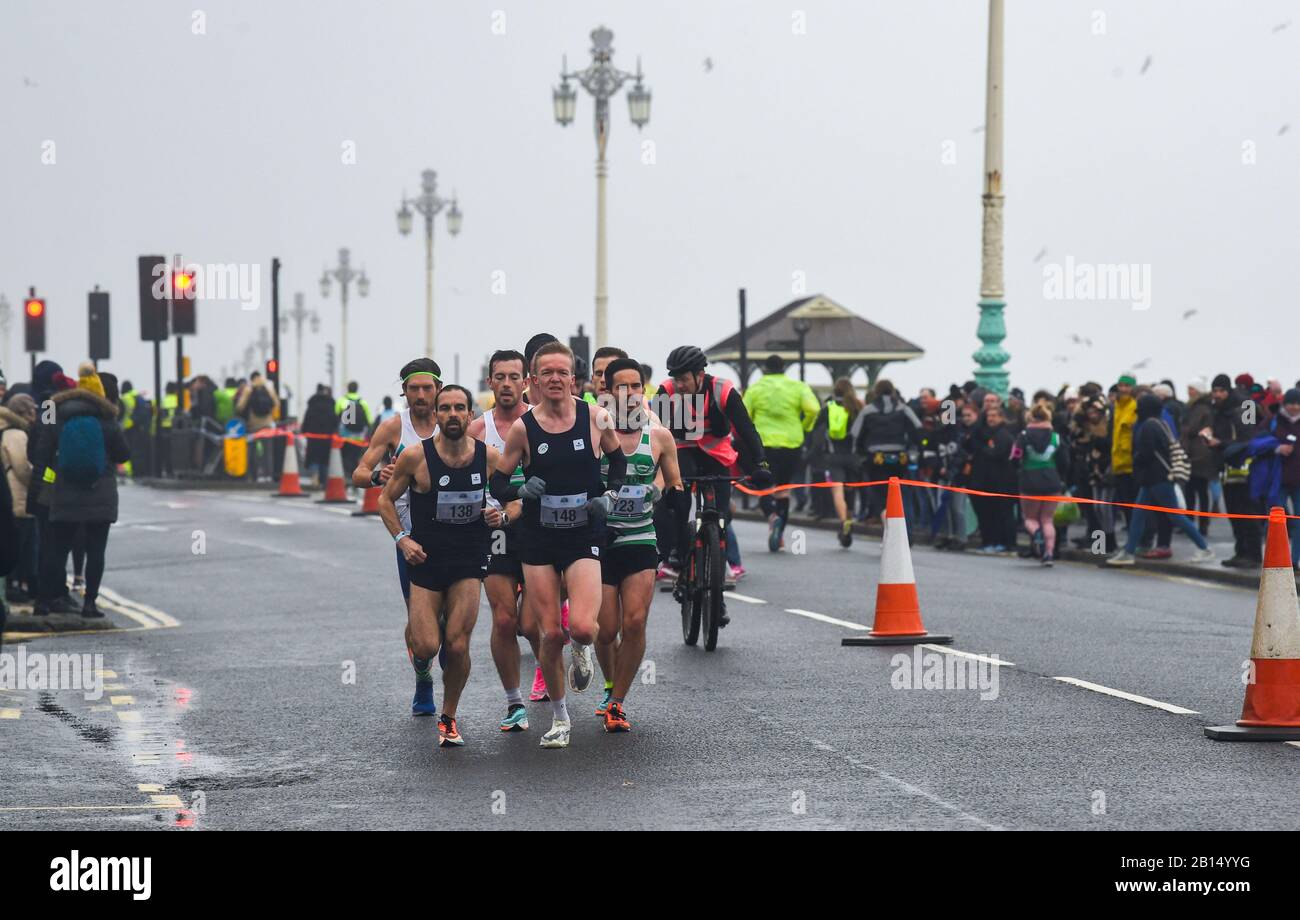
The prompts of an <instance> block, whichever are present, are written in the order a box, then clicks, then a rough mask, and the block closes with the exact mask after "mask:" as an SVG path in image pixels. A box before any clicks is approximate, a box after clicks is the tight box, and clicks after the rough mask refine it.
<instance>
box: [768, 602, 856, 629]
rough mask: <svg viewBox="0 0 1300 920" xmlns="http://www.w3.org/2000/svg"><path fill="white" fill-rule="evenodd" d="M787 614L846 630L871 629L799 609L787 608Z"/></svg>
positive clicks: (813, 611)
mask: <svg viewBox="0 0 1300 920" xmlns="http://www.w3.org/2000/svg"><path fill="white" fill-rule="evenodd" d="M785 612H786V613H793V614H794V615H795V616H800V617H807V618H808V619H810V620H819V621H820V622H822V623H830V624H831V625H832V626H843V627H844V628H845V629H870V627H869V626H863V625H862V624H861V623H850V622H849V621H848V620H837V619H835V617H828V616H827V615H826V614H824V613H817V612H816V611H815V610H800V609H799V608H798V607H787V608H785Z"/></svg>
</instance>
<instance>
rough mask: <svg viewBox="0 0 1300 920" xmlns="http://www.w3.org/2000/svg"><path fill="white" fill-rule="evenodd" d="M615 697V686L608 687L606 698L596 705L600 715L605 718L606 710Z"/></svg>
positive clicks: (597, 712) (597, 713)
mask: <svg viewBox="0 0 1300 920" xmlns="http://www.w3.org/2000/svg"><path fill="white" fill-rule="evenodd" d="M613 698H614V688H613V687H606V688H605V698H604V699H603V700H601V701H600V705H599V706H597V707H596V715H598V716H600V717H601V718H604V716H605V710H606V709H608V708H609V701H610V700H612V699H613Z"/></svg>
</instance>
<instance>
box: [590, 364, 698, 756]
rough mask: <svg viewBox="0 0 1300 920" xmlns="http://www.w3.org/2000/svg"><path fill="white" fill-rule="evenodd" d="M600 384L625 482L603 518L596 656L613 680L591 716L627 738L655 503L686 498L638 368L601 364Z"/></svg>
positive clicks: (653, 553)
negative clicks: (627, 703)
mask: <svg viewBox="0 0 1300 920" xmlns="http://www.w3.org/2000/svg"><path fill="white" fill-rule="evenodd" d="M605 380H606V382H607V383H608V385H609V388H610V391H611V392H612V393H613V395H614V397H615V399H616V400H617V406H616V407H615V416H614V417H615V423H616V425H617V426H618V427H617V432H618V440H619V445H620V449H621V450H622V451H623V453H624V456H625V457H626V463H627V476H626V478H625V480H624V485H623V487H622V488H621V489H619V491H618V497H617V499H616V501H615V503H614V510H613V511H612V512H610V514H609V517H608V518H607V519H606V526H607V527H608V529H609V541H608V545H607V546H606V549H605V552H604V554H603V555H602V556H601V560H600V572H601V582H602V585H603V588H602V594H603V596H602V598H601V605H600V619H599V626H600V630H599V632H598V633H597V635H596V655H597V657H598V658H599V659H600V662H601V668H602V669H604V670H605V674H606V675H607V677H608V676H612V677H613V682H612V685H611V684H610V683H609V682H608V681H607V683H606V687H605V698H604V700H603V701H602V702H601V704H600V706H599V707H598V708H597V709H596V715H598V716H604V719H605V731H607V732H626V731H631V730H632V726H631V724H630V723H629V722H628V720H627V716H626V715H625V714H624V712H623V700H624V698H625V697H626V696H627V693H628V690H629V689H631V687H632V681H633V680H634V679H635V678H636V673H637V671H638V670H639V669H640V667H641V659H642V658H644V657H645V625H646V617H647V615H648V614H649V612H650V601H651V599H652V597H653V596H654V586H655V568H656V567H657V566H658V564H659V550H658V548H657V545H656V542H655V526H654V504H655V502H656V501H658V500H659V498H660V497H661V496H662V495H664V494H665V493H667V494H668V495H670V496H672V501H673V503H674V504H676V505H678V507H683V506H684V505H683V502H684V501H688V499H686V494H685V493H684V492H683V491H682V479H681V474H680V473H679V472H678V470H677V447H676V445H675V444H674V443H673V436H672V434H671V433H670V432H669V431H668V429H666V428H663V427H660V426H656V425H653V424H652V423H651V421H650V418H649V414H648V411H647V409H646V406H645V403H644V383H643V380H642V377H641V366H640V365H639V364H637V362H635V361H633V360H631V359H630V358H618V359H616V360H613V361H611V362H609V364H608V365H607V366H606V368H605ZM629 451H630V453H629ZM609 466H610V461H609V458H608V457H602V458H601V471H602V475H605V476H606V477H607V476H608V470H609ZM606 662H608V663H609V666H608V668H606Z"/></svg>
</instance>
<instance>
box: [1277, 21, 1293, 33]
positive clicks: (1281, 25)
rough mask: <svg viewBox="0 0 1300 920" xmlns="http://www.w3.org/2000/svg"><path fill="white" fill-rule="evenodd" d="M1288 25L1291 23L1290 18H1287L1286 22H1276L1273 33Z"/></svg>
mask: <svg viewBox="0 0 1300 920" xmlns="http://www.w3.org/2000/svg"><path fill="white" fill-rule="evenodd" d="M1289 25H1291V20H1289V19H1288V20H1287V21H1286V22H1281V23H1278V24H1277V25H1275V26H1273V34H1274V35H1276V34H1277V33H1278V32H1281V31H1282V30H1283V29H1285V28H1286V27H1287V26H1289Z"/></svg>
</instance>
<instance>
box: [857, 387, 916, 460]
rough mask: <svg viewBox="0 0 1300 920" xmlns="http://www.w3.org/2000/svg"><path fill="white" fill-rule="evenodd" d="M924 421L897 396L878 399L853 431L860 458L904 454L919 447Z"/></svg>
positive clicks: (861, 417) (865, 411) (864, 412)
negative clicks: (878, 453)
mask: <svg viewBox="0 0 1300 920" xmlns="http://www.w3.org/2000/svg"><path fill="white" fill-rule="evenodd" d="M920 430H921V420H920V419H918V418H917V417H916V413H915V412H913V411H912V410H911V408H909V407H908V405H907V403H905V402H900V401H899V400H898V399H896V398H895V397H893V396H877V397H876V398H875V399H874V400H872V401H871V402H870V403H868V404H867V406H866V408H864V409H863V410H862V411H861V412H859V413H858V417H857V418H856V419H854V420H853V427H852V428H851V429H850V431H851V434H852V437H853V444H854V450H856V451H857V453H859V454H873V453H876V452H877V451H881V452H886V453H890V452H904V451H906V450H908V449H909V448H910V447H912V446H913V445H915V444H916V441H917V438H918V437H919V432H920Z"/></svg>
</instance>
